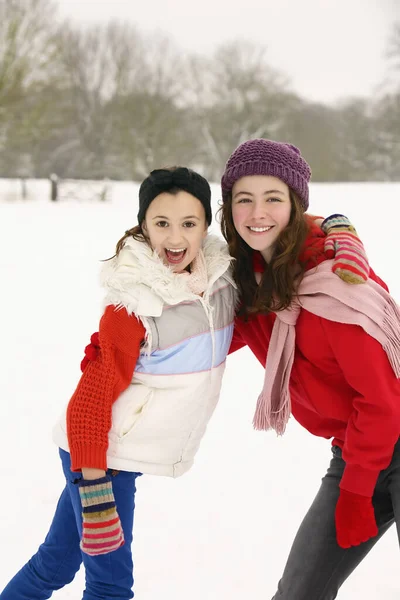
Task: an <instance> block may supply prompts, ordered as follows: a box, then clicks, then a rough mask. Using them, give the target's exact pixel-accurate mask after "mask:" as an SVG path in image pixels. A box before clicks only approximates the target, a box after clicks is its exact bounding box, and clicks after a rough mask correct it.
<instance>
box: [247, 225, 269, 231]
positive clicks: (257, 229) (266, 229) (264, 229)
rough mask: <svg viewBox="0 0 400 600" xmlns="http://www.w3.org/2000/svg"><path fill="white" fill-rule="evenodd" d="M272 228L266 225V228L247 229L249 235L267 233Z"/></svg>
mask: <svg viewBox="0 0 400 600" xmlns="http://www.w3.org/2000/svg"><path fill="white" fill-rule="evenodd" d="M272 228H273V225H268V226H267V227H250V226H248V227H247V229H248V230H249V231H251V233H267V231H270V230H271V229H272Z"/></svg>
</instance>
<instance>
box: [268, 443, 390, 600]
mask: <svg viewBox="0 0 400 600" xmlns="http://www.w3.org/2000/svg"><path fill="white" fill-rule="evenodd" d="M332 452H333V458H332V460H331V463H330V466H329V469H328V471H327V473H326V475H325V477H324V478H323V479H322V485H321V488H320V490H319V492H318V494H317V496H316V498H315V500H314V502H313V503H312V505H311V507H310V509H309V511H308V513H307V514H306V516H305V518H304V520H303V522H302V524H301V525H300V529H299V530H298V532H297V535H296V538H295V540H294V542H293V546H292V549H291V551H290V554H289V558H288V561H287V563H286V567H285V570H284V573H283V576H282V579H281V580H280V582H279V584H278V591H277V592H276V594H275V596H274V597H273V599H272V600H332V598H336V596H337V593H338V590H339V588H340V586H341V585H342V583H343V582H344V581H345V580H346V579H347V577H348V576H349V575H350V574H351V573H352V572H353V571H354V569H355V568H356V567H357V565H359V563H360V562H361V561H362V560H363V558H364V557H365V556H366V555H367V554H368V552H369V551H370V550H371V549H372V548H373V547H374V545H375V544H376V543H377V541H378V540H379V539H380V538H381V537H382V536H383V534H384V533H386V531H387V530H388V529H389V527H390V526H391V525H392V524H393V523H394V522H395V523H396V526H397V535H398V537H399V542H400V441H398V442H397V444H396V446H395V449H394V453H393V458H392V461H391V463H390V465H389V467H388V468H387V469H385V470H384V471H381V473H380V476H379V479H378V482H377V485H376V488H375V493H374V497H373V503H374V507H375V517H376V522H377V525H378V528H379V534H378V536H377V537H375V538H373V539H371V540H368V541H367V542H365V543H364V544H361V545H360V546H354V547H352V548H348V549H346V550H345V549H343V548H340V546H338V544H337V542H336V530H335V521H334V515H335V507H336V503H337V500H338V497H339V483H340V480H341V478H342V475H343V469H344V467H345V462H344V460H343V459H342V452H341V450H340V448H338V447H335V446H334V447H333V448H332Z"/></svg>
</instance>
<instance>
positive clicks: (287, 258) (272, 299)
mask: <svg viewBox="0 0 400 600" xmlns="http://www.w3.org/2000/svg"><path fill="white" fill-rule="evenodd" d="M289 192H290V202H291V205H292V208H291V214H290V220H289V223H288V225H287V227H286V228H285V229H284V230H283V231H282V232H281V234H280V235H279V237H278V239H277V241H276V245H275V249H274V253H273V255H272V258H271V261H270V262H269V263H268V264H267V265H266V269H265V271H264V273H263V276H262V279H261V282H260V284H259V285H258V284H257V281H256V278H255V275H254V270H253V252H254V251H253V250H252V248H250V246H249V245H248V244H246V242H245V241H244V240H243V239H242V238H241V237H240V235H239V234H238V232H237V231H236V229H235V226H234V224H233V218H232V193H230V194H229V196H228V198H227V199H226V201H225V202H224V204H223V205H222V207H221V209H220V212H221V230H222V234H223V236H224V238H225V239H226V241H227V242H228V246H229V252H230V254H231V256H233V257H234V258H235V261H234V262H233V276H234V279H235V282H236V284H237V286H238V288H239V292H240V297H241V308H240V310H239V314H242V315H245V316H247V317H248V316H250V315H254V314H257V313H260V312H271V311H277V310H282V309H284V308H287V307H288V306H289V305H290V303H291V302H292V299H293V296H294V295H296V292H297V287H298V284H299V281H300V279H301V276H302V274H303V273H304V268H305V266H304V264H302V263H301V262H300V261H299V255H300V252H301V249H302V247H303V245H304V242H305V240H306V237H307V234H308V231H309V226H308V223H307V220H306V218H305V215H304V209H303V208H302V206H301V202H300V200H299V198H298V197H297V195H296V193H295V192H293V191H292V190H289Z"/></svg>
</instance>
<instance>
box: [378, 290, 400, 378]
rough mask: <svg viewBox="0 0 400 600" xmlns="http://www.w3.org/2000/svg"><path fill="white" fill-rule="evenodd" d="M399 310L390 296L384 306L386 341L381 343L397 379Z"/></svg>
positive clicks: (399, 366) (399, 354)
mask: <svg viewBox="0 0 400 600" xmlns="http://www.w3.org/2000/svg"><path fill="white" fill-rule="evenodd" d="M399 321H400V310H399V307H398V306H397V304H396V302H395V301H394V300H393V298H390V299H389V301H388V303H387V305H386V307H385V317H384V320H383V325H382V331H383V332H384V334H385V335H386V337H387V342H386V343H385V344H384V345H383V349H384V350H385V352H386V354H387V356H388V359H389V362H390V366H391V367H392V369H393V372H394V374H395V375H396V377H397V379H400V337H399Z"/></svg>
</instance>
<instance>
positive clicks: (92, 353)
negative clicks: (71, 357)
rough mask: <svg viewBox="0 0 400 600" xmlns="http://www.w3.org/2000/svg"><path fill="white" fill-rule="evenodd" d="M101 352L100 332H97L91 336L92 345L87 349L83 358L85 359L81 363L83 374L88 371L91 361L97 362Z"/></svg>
mask: <svg viewBox="0 0 400 600" xmlns="http://www.w3.org/2000/svg"><path fill="white" fill-rule="evenodd" d="M99 350H100V340H99V332H98V331H96V332H95V333H92V335H91V336H90V344H88V345H87V346H86V348H85V356H84V357H83V359H82V361H81V371H82V373H83V371H84V370H85V369H86V367H87V365H88V364H89V363H90V361H91V360H96V358H97V357H98V355H99Z"/></svg>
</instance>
